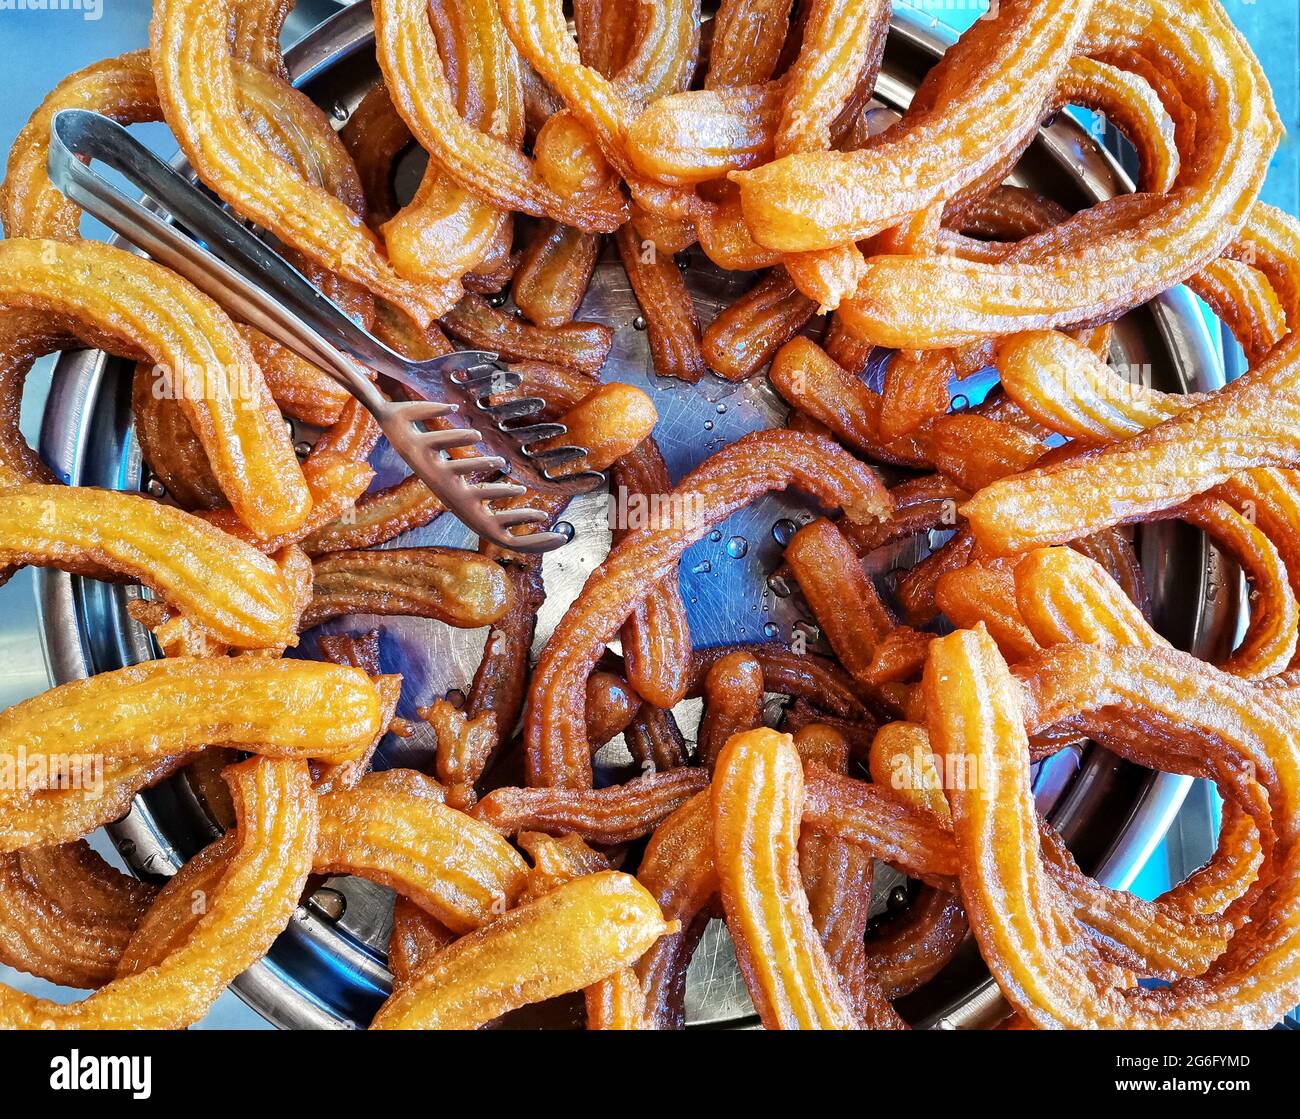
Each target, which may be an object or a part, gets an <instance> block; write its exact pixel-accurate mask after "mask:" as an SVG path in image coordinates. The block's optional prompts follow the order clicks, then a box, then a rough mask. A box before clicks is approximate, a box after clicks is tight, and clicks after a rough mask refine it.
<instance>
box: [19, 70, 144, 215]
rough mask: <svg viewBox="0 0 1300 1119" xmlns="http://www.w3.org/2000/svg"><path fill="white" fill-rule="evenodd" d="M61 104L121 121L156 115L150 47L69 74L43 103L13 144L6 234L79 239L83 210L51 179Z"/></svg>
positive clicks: (128, 121) (133, 121)
mask: <svg viewBox="0 0 1300 1119" xmlns="http://www.w3.org/2000/svg"><path fill="white" fill-rule="evenodd" d="M61 109H90V110H92V111H93V112H96V113H102V114H103V115H104V116H107V117H111V118H112V119H113V120H115V121H117V122H118V123H119V124H133V123H136V122H138V121H146V120H156V119H157V118H158V113H159V108H158V93H157V91H156V89H155V88H154V80H153V70H152V69H151V67H150V65H149V52H148V51H132V52H131V53H130V54H124V55H122V56H121V57H119V58H106V59H104V61H103V62H96V63H93V64H92V65H90V66H87V67H85V68H83V69H81V70H78V71H77V72H76V73H73V74H69V75H68V76H67V77H66V78H64V79H63V81H61V82H60V83H59V84H58V85H57V86H55V87H54V89H53V90H51V91H50V93H49V94H48V95H47V96H46V97H45V99H44V100H43V101H42V102H41V105H40V107H39V108H38V109H37V110H36V112H34V113H33V114H32V116H31V117H30V118H29V119H28V121H27V123H26V124H25V125H24V126H23V129H22V131H21V132H19V133H18V137H17V138H16V139H15V140H14V145H13V147H12V148H10V149H9V159H8V164H7V166H6V168H5V180H4V185H3V187H0V218H3V221H4V231H5V236H6V237H44V238H48V239H50V240H54V241H77V240H79V239H80V237H81V233H80V227H81V210H80V209H79V208H78V207H77V205H76V203H74V202H73V201H72V200H71V199H69V198H67V197H66V196H65V195H64V194H63V193H62V192H61V191H59V189H58V188H57V187H55V185H54V184H53V183H52V182H51V181H50V175H49V171H48V170H47V169H46V164H47V160H48V157H49V150H50V123H51V121H52V120H53V119H54V114H55V113H57V112H59V111H60V110H61Z"/></svg>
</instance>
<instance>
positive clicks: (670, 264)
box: [614, 222, 705, 384]
mask: <svg viewBox="0 0 1300 1119" xmlns="http://www.w3.org/2000/svg"><path fill="white" fill-rule="evenodd" d="M614 238H615V244H616V245H617V246H618V255H619V257H620V259H621V260H622V261H623V270H624V271H625V272H626V273H627V278H628V282H629V283H631V285H632V291H633V292H634V293H635V295H636V300H637V304H638V305H639V306H640V308H641V314H642V317H643V318H644V320H645V323H644V325H645V329H646V338H647V340H648V341H649V343H650V358H651V361H652V363H653V367H654V371H655V373H656V374H657V375H658V376H660V377H676V378H677V379H678V380H679V381H686V382H688V383H690V384H694V383H695V382H696V381H698V380H699V379H700V378H701V377H703V376H704V373H705V364H704V354H703V353H702V352H701V349H700V345H701V335H700V320H699V317H698V316H697V315H696V313H695V303H694V302H693V301H692V299H691V293H690V292H689V291H688V290H687V289H686V282H685V281H684V280H683V279H682V272H681V269H680V268H678V267H677V261H676V260H675V259H674V258H673V257H672V256H670V255H668V253H667V252H663V253H661V252H660V251H659V248H658V246H657V245H656V244H655V242H654V241H653V240H649V239H646V238H643V237H642V236H641V233H640V232H639V231H638V229H637V228H636V227H635V222H628V223H627V224H626V225H625V226H623V228H622V229H620V230H619V231H618V232H617V233H616V234H615V235H614Z"/></svg>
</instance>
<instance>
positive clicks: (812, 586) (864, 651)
mask: <svg viewBox="0 0 1300 1119" xmlns="http://www.w3.org/2000/svg"><path fill="white" fill-rule="evenodd" d="M785 558H786V562H787V563H788V564H789V565H790V569H791V571H792V572H793V573H794V577H795V579H796V580H797V581H798V583H799V587H800V589H801V590H802V591H803V593H804V597H805V598H806V599H807V600H808V605H809V608H810V609H811V610H812V612H813V615H814V616H815V617H816V619H817V623H818V625H820V626H821V628H822V631H823V632H824V633H825V634H826V639H827V640H828V641H829V642H830V643H831V647H832V648H833V649H834V650H835V655H836V656H837V657H839V660H840V663H841V664H842V665H844V667H845V668H846V669H847V670H848V671H849V673H850V674H851V675H852V676H853V677H854V678H855V679H857V680H860V681H861V682H863V683H864V684H872V685H874V684H887V683H892V682H895V681H899V680H906V679H908V678H909V677H915V675H916V673H917V672H919V671H920V668H921V666H922V665H923V664H924V663H925V649H926V645H927V643H928V641H929V635H928V634H921V633H919V632H917V631H916V630H912V629H910V628H908V627H907V626H902V625H899V623H898V621H897V619H896V618H894V616H893V614H891V613H890V611H889V608H888V607H887V606H886V605H885V604H884V602H882V601H881V599H880V595H879V593H878V592H877V591H876V588H875V585H874V584H873V583H872V581H871V576H869V575H868V574H867V573H866V571H864V570H863V567H862V562H861V560H860V559H859V558H858V554H857V552H856V551H855V550H854V548H853V545H852V544H850V543H849V542H848V540H846V539H845V537H844V534H843V533H842V532H840V530H839V529H837V528H836V527H835V525H833V524H832V523H831V522H830V521H828V520H826V519H825V518H821V519H818V520H816V521H813V522H812V523H811V524H809V525H806V526H804V527H803V528H801V529H800V530H799V531H798V532H797V533H795V535H794V537H793V538H792V539H791V540H790V543H789V544H788V545H787V546H786V550H785Z"/></svg>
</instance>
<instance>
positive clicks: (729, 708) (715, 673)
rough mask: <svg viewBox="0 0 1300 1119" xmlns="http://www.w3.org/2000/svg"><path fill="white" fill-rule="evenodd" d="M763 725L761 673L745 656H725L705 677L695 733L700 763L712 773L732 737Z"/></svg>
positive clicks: (751, 658) (717, 661)
mask: <svg viewBox="0 0 1300 1119" xmlns="http://www.w3.org/2000/svg"><path fill="white" fill-rule="evenodd" d="M762 722H763V669H762V667H761V666H760V665H759V663H758V661H756V660H755V659H754V658H753V657H751V656H750V655H749V654H748V653H728V654H727V655H726V656H724V657H719V658H718V659H717V660H716V661H714V662H713V664H712V665H711V666H710V668H709V671H708V673H707V674H706V675H705V677H704V715H703V717H702V718H701V719H700V729H699V730H698V731H697V732H696V736H695V737H696V753H697V755H698V757H699V760H700V763H701V764H702V765H703V766H704V767H705V768H706V769H709V770H712V769H713V767H714V765H715V764H716V763H717V760H718V755H719V754H720V753H721V752H722V748H723V746H725V745H726V744H727V743H728V742H729V741H731V739H732V737H733V736H735V735H737V734H740V733H742V732H743V731H747V730H753V729H754V728H755V727H757V726H759V725H760V724H761V723H762Z"/></svg>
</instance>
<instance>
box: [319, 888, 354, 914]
mask: <svg viewBox="0 0 1300 1119" xmlns="http://www.w3.org/2000/svg"><path fill="white" fill-rule="evenodd" d="M311 904H312V908H313V909H315V910H316V911H317V912H318V913H320V914H321V915H322V916H325V917H328V918H329V919H330V920H331V921H337V920H338V919H339V918H340V917H342V916H343V914H344V913H346V912H347V911H348V899H347V898H345V897H344V896H343V895H342V894H341V893H339V891H338V890H335V889H332V888H331V887H329V886H322V887H321V888H320V889H319V890H317V891H316V892H315V893H314V894H312V896H311Z"/></svg>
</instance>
